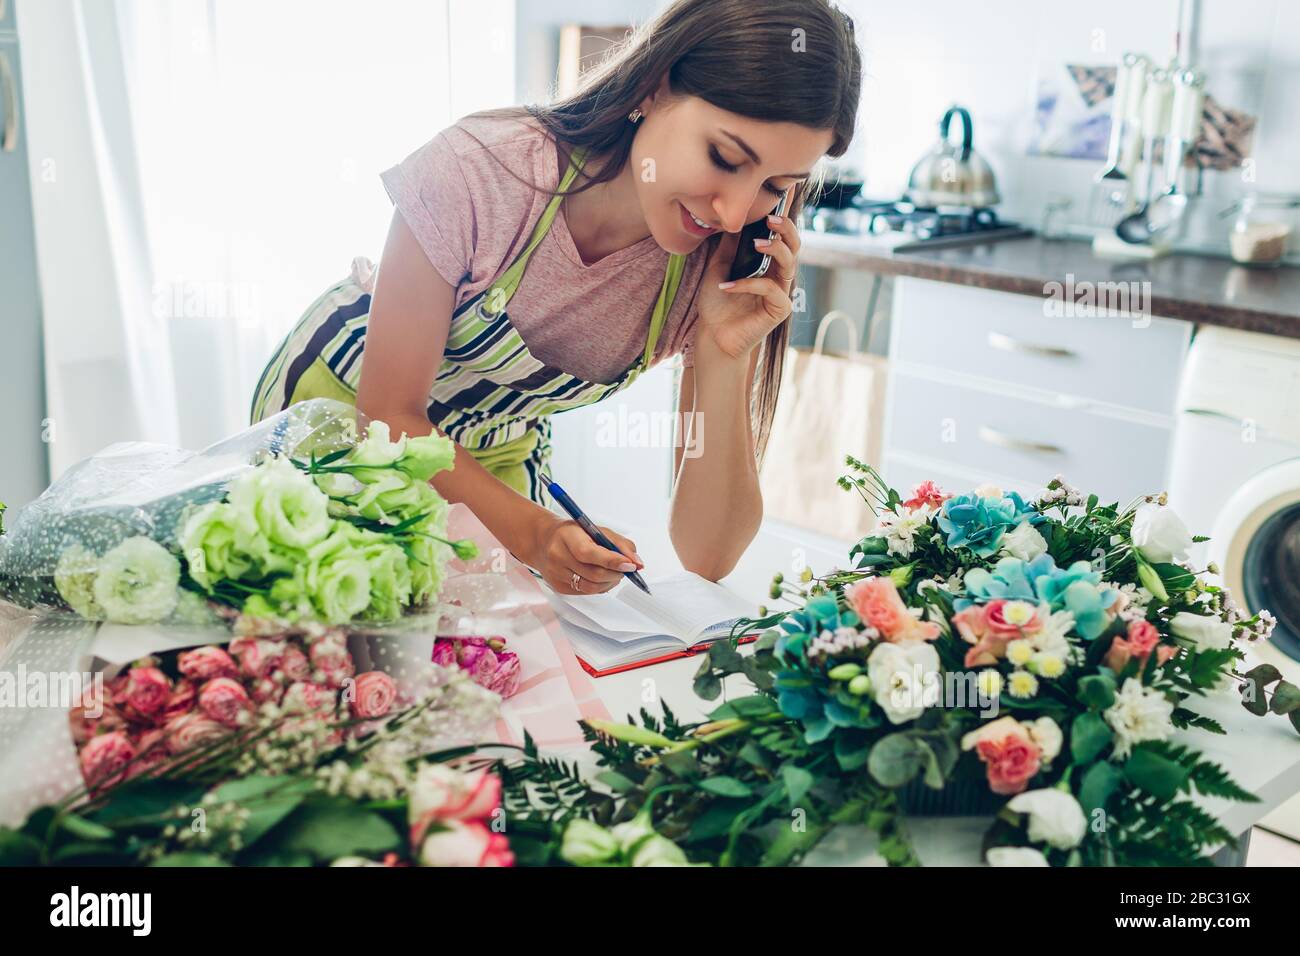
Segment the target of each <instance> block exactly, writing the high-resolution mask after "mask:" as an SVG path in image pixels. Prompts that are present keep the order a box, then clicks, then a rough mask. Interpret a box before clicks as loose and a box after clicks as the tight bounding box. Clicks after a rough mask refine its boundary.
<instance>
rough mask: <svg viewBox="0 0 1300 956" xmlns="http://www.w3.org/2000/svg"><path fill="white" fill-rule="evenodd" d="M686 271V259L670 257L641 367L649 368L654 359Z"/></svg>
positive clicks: (651, 317) (676, 256)
mask: <svg viewBox="0 0 1300 956" xmlns="http://www.w3.org/2000/svg"><path fill="white" fill-rule="evenodd" d="M685 270H686V257H685V256H679V255H670V256H669V257H668V268H667V269H665V270H664V284H663V287H662V288H660V290H659V299H658V300H657V301H656V302H655V310H654V313H653V314H652V315H651V316H650V334H649V335H648V336H646V342H645V354H643V355H642V356H641V367H642V368H649V367H650V359H651V358H653V357H654V354H655V345H657V344H658V342H659V333H660V332H662V331H663V328H664V322H665V321H667V319H668V312H669V310H670V309H672V307H673V300H674V299H675V298H677V287H678V286H679V285H681V284H682V273H683V272H684V271H685Z"/></svg>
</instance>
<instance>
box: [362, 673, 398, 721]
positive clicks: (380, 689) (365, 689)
mask: <svg viewBox="0 0 1300 956" xmlns="http://www.w3.org/2000/svg"><path fill="white" fill-rule="evenodd" d="M352 694H353V696H352V705H351V706H352V716H353V717H359V718H362V719H368V718H373V717H383V716H384V715H385V714H387V713H388V712H389V711H390V710H392V709H393V702H394V701H395V700H397V685H396V684H394V683H393V679H392V678H391V677H389V676H388V675H387V674H385V673H384V672H383V671H366V672H365V673H364V674H358V675H357V678H356V680H355V681H354V682H353V685H352Z"/></svg>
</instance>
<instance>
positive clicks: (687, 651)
mask: <svg viewBox="0 0 1300 956" xmlns="http://www.w3.org/2000/svg"><path fill="white" fill-rule="evenodd" d="M756 640H758V633H757V632H755V633H753V634H742V635H741V636H740V637H738V638H737V639H736V643H737V644H752V643H754V641H756ZM716 643H718V642H717V641H704V642H702V643H700V644H692V645H691V646H690V647H687V648H684V649H683V650H680V651H673V652H671V653H669V654H660V655H659V656H658V657H647V658H646V659H645V660H641V661H630V662H629V663H627V664H619V665H617V666H615V667H607V668H606V669H605V670H603V671H602V670H597V669H596V668H594V667H592V666H591V665H590V664H588V663H587V662H586V661H584V660H583V659H582V657H581V656H579V655H578V652H577V651H574V653H573V656H574V657H576V658H577V659H578V664H579V665H581V667H582V669H583V670H584V671H586V672H587V673H588V674H590V675H591V676H592V677H608V676H609V675H610V674H621V673H623V672H624V671H634V670H636V669H637V668H638V667H649V666H650V665H651V664H662V663H663V662H664V661H675V660H679V659H681V658H683V657H694V656H695V655H696V654H699V653H700V652H701V651H706V650H708V649H709V646H710V645H711V644H716Z"/></svg>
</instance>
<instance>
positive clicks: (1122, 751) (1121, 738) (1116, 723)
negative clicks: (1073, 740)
mask: <svg viewBox="0 0 1300 956" xmlns="http://www.w3.org/2000/svg"><path fill="white" fill-rule="evenodd" d="M1173 712H1174V705H1173V704H1171V703H1170V702H1169V700H1168V699H1167V698H1166V697H1165V695H1164V694H1162V693H1160V691H1158V690H1155V689H1153V688H1150V687H1143V686H1142V682H1141V681H1139V680H1138V679H1137V678H1135V677H1130V678H1129V679H1128V680H1126V681H1124V686H1123V687H1121V688H1120V689H1119V692H1118V693H1117V694H1116V695H1115V703H1114V704H1112V705H1111V706H1110V707H1109V708H1108V709H1107V710H1106V712H1105V713H1104V714H1103V715H1102V716H1104V717H1105V718H1106V723H1108V724H1110V728H1111V730H1113V731H1115V756H1116V757H1120V758H1124V757H1127V756H1128V755H1129V754H1130V753H1131V752H1132V750H1133V745H1134V744H1136V743H1141V742H1142V741H1144V740H1164V739H1165V738H1167V737H1168V736H1169V735H1170V734H1172V733H1173V732H1174V725H1173V722H1172V721H1171V720H1170V718H1171V717H1172V715H1173Z"/></svg>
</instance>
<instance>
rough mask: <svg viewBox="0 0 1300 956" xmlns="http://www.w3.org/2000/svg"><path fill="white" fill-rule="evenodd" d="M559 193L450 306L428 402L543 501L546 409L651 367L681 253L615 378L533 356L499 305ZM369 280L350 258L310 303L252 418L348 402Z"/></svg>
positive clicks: (568, 179)
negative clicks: (513, 250) (482, 283)
mask: <svg viewBox="0 0 1300 956" xmlns="http://www.w3.org/2000/svg"><path fill="white" fill-rule="evenodd" d="M582 158H583V151H582V150H578V151H575V153H574V156H573V157H572V158H571V160H570V164H569V168H568V170H567V171H566V172H565V175H564V177H563V178H562V179H561V181H560V185H559V190H558V191H559V192H560V193H563V192H564V191H565V190H566V189H568V187H569V186H570V184H572V182H573V180H574V177H575V176H576V175H577V173H578V170H579V169H580V168H581V166H582ZM563 199H564V197H563V195H557V196H555V197H553V198H552V199H551V201H550V202H549V203H548V204H547V206H546V210H545V211H544V212H543V213H542V217H541V219H539V220H538V222H537V225H536V226H534V227H533V231H532V234H531V236H530V237H529V240H528V244H527V245H526V246H525V247H524V249H523V250H522V251H521V252H520V254H519V256H518V257H517V258H516V259H515V260H514V262H513V263H511V265H510V267H509V268H508V269H506V271H505V272H504V273H502V274H501V275H500V276H499V277H498V278H497V279H496V280H495V281H494V282H493V283H492V284H491V285H490V286H488V288H486V289H484V290H483V291H482V292H480V293H479V294H478V295H476V296H474V298H472V299H470V300H469V301H468V302H466V303H465V304H463V305H461V306H459V307H458V308H457V309H456V310H455V312H454V313H453V314H452V321H451V327H450V330H449V333H448V337H447V344H446V348H445V350H444V353H443V360H442V365H441V367H440V368H439V370H438V375H437V378H436V379H435V380H434V383H433V387H432V388H431V389H430V391H429V397H428V402H427V405H428V411H427V414H428V418H429V421H430V422H432V423H433V425H434V426H436V427H437V428H438V429H439V430H440V431H442V432H443V433H445V434H446V435H447V436H448V437H450V438H452V439H453V440H455V441H456V442H457V443H458V444H460V445H462V446H463V447H464V448H465V450H466V451H468V452H469V453H470V454H471V455H472V456H474V458H475V459H476V460H477V461H478V462H479V463H481V464H482V465H483V466H484V467H485V468H487V469H488V470H489V471H490V472H492V473H493V474H494V475H496V476H497V477H498V478H500V479H501V480H502V481H504V482H505V483H506V484H507V485H509V486H510V487H511V488H514V489H515V490H516V491H518V492H519V493H520V494H523V495H526V496H527V497H529V498H531V499H532V500H533V501H535V502H537V503H538V504H541V505H543V506H545V507H548V508H549V507H551V505H552V501H551V497H550V494H549V492H548V491H547V488H546V485H545V483H544V482H543V481H542V480H541V479H540V475H541V474H542V473H543V472H544V471H545V470H546V467H547V463H548V461H549V458H550V451H551V422H550V416H551V415H552V414H554V413H556V412H562V411H566V410H568V409H571V408H578V407H580V406H583V405H590V404H592V403H593V402H599V401H601V400H603V399H605V398H608V397H609V396H611V395H613V394H614V393H615V392H617V391H620V390H621V389H624V388H626V387H627V386H629V385H631V384H632V382H634V381H636V378H637V376H639V375H640V374H641V373H642V372H643V371H645V370H646V369H647V368H649V366H650V360H651V358H652V356H653V355H654V349H655V344H656V343H657V342H658V341H659V334H660V332H662V331H663V326H664V321H665V320H666V319H667V317H668V312H669V310H670V309H671V308H672V304H673V299H674V298H675V297H676V295H677V288H678V286H679V285H680V283H681V277H682V271H683V268H684V266H685V262H686V258H685V256H679V255H671V256H669V259H668V268H667V270H666V272H665V274H664V281H663V287H662V288H661V289H660V291H659V298H658V300H657V301H656V302H655V306H654V311H653V313H652V314H651V319H650V331H649V334H648V335H647V336H646V344H645V351H644V352H643V354H642V356H641V358H640V359H638V360H637V361H635V362H633V363H632V365H630V366H629V367H628V368H627V369H625V370H624V371H623V373H622V374H621V375H619V377H618V378H617V379H616V380H614V381H613V382H608V383H601V382H587V381H584V380H582V379H581V378H578V377H577V376H575V375H571V374H569V373H568V372H564V371H561V370H560V369H558V368H555V367H554V366H552V365H547V364H545V363H544V362H541V361H539V360H538V359H536V358H535V357H534V356H533V355H532V354H531V353H530V352H529V351H528V347H527V346H526V345H525V344H524V340H523V338H522V337H521V336H520V334H519V332H518V331H517V330H516V329H515V327H514V326H513V325H512V324H511V322H510V317H509V315H508V314H507V312H506V307H507V306H508V305H509V303H510V300H511V299H512V298H513V297H514V294H515V291H516V290H517V289H518V288H519V283H520V281H521V280H522V279H523V275H524V270H525V269H526V268H527V267H528V260H529V258H530V257H531V256H532V254H533V251H534V250H535V249H536V248H537V246H538V245H539V244H540V243H541V241H542V239H543V238H545V236H546V233H547V231H548V230H549V229H550V227H551V223H552V222H554V221H555V216H556V214H557V212H558V211H559V208H560V203H561V202H562V201H563ZM373 288H374V266H373V265H372V264H371V263H369V262H368V261H367V260H365V259H358V260H356V261H355V262H354V263H353V267H352V274H351V275H350V276H349V277H348V278H347V279H344V280H343V281H342V282H340V283H338V284H337V285H335V286H333V287H332V288H330V289H329V290H327V291H326V292H325V294H324V295H323V296H321V298H319V299H317V300H316V302H315V303H313V304H312V306H311V308H309V309H308V310H307V313H306V314H305V315H304V316H303V317H302V319H300V320H299V321H298V324H297V325H296V326H294V328H293V330H292V331H290V333H289V334H288V336H286V337H285V340H284V341H283V342H282V343H281V344H280V347H279V348H278V349H277V350H276V352H275V355H274V356H273V357H272V358H271V361H270V362H269V363H268V364H267V366H266V369H265V370H264V371H263V372H262V376H261V378H260V379H259V381H258V383H257V389H256V392H255V393H254V396H253V404H252V409H251V413H250V419H251V422H252V423H253V424H256V423H257V422H260V421H262V420H263V419H265V418H267V417H268V416H270V415H274V414H275V413H277V412H279V411H282V410H284V409H285V408H288V407H289V406H290V405H292V404H294V403H296V402H301V401H305V400H307V399H312V398H333V399H338V400H340V401H343V402H346V403H348V404H350V405H355V404H356V394H357V386H358V384H359V382H360V380H361V362H362V358H363V353H364V351H365V344H366V326H367V323H368V321H369V318H370V297H371V292H372V291H373Z"/></svg>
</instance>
